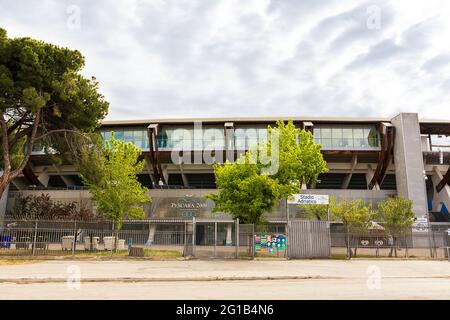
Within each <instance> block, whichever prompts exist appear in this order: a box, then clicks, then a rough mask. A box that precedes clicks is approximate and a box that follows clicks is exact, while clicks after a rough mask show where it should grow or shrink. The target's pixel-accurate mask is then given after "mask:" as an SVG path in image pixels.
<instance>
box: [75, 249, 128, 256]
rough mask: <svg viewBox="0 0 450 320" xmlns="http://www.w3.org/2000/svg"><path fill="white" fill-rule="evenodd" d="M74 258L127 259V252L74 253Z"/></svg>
mask: <svg viewBox="0 0 450 320" xmlns="http://www.w3.org/2000/svg"><path fill="white" fill-rule="evenodd" d="M75 256H76V257H127V256H128V250H119V251H116V252H114V251H75Z"/></svg>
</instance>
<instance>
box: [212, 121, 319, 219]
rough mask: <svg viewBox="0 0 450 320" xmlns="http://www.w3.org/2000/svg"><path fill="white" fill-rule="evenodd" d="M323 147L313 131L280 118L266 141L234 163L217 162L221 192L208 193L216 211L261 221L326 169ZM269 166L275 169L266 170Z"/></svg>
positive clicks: (269, 132) (217, 175) (215, 168)
mask: <svg viewBox="0 0 450 320" xmlns="http://www.w3.org/2000/svg"><path fill="white" fill-rule="evenodd" d="M320 150H321V147H320V145H316V144H315V143H314V138H313V136H312V134H311V133H310V132H306V131H304V130H300V129H298V128H296V127H295V126H294V124H293V122H292V121H288V122H287V123H284V122H283V121H281V120H280V121H277V125H276V127H274V128H271V127H269V128H268V140H267V141H266V142H262V143H260V144H258V145H255V146H253V147H252V148H251V149H250V151H248V152H247V153H246V155H245V156H241V157H240V158H239V159H238V160H237V161H236V162H235V163H225V164H216V165H215V166H214V172H215V176H216V184H217V187H218V189H219V193H218V194H211V195H208V198H210V199H212V200H213V201H214V202H215V204H216V206H215V208H214V211H223V212H227V213H230V214H232V215H233V217H234V218H239V219H240V220H241V221H242V222H245V223H256V224H260V223H262V222H263V220H264V219H263V214H264V212H270V211H271V210H272V209H273V208H274V206H275V205H277V204H278V203H279V201H280V200H281V199H283V198H286V197H287V196H289V195H291V194H293V193H296V192H299V191H300V189H301V185H302V184H307V183H310V182H313V181H317V179H318V176H319V174H320V173H323V172H326V171H327V169H326V163H325V161H324V160H323V156H322V154H321V152H320ZM267 160H270V162H268V161H267ZM274 164H275V165H274ZM269 167H272V168H274V169H275V172H271V171H270V170H266V169H268V168H269Z"/></svg>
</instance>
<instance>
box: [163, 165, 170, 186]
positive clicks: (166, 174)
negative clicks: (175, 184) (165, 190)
mask: <svg viewBox="0 0 450 320" xmlns="http://www.w3.org/2000/svg"><path fill="white" fill-rule="evenodd" d="M162 175H163V177H164V180H165V181H166V183H167V184H169V172H168V171H167V167H166V166H164V167H163V168H162Z"/></svg>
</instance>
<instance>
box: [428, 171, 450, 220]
mask: <svg viewBox="0 0 450 320" xmlns="http://www.w3.org/2000/svg"><path fill="white" fill-rule="evenodd" d="M443 177H444V176H443V175H442V173H441V172H440V171H439V169H438V168H437V167H433V175H432V176H431V180H432V181H433V186H434V187H436V186H437V185H438V184H439V182H441V180H442V178H443ZM443 205H445V207H446V208H447V210H449V211H450V187H449V186H448V184H446V185H445V186H444V188H442V190H441V191H440V192H439V193H438V192H437V191H436V189H434V196H433V211H436V212H440V211H441V209H442V206H443Z"/></svg>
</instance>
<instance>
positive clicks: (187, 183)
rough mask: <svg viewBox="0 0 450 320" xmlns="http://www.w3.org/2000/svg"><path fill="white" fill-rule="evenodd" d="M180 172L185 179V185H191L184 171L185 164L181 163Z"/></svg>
mask: <svg viewBox="0 0 450 320" xmlns="http://www.w3.org/2000/svg"><path fill="white" fill-rule="evenodd" d="M180 172H181V179H182V180H183V186H185V187H189V181H188V178H187V176H186V174H185V173H184V171H183V166H182V165H181V164H180Z"/></svg>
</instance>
